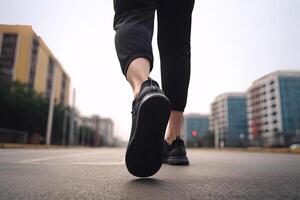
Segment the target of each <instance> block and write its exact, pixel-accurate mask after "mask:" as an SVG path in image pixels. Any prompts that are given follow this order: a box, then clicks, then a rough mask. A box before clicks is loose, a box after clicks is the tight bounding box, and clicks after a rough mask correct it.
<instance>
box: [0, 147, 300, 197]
mask: <svg viewBox="0 0 300 200" xmlns="http://www.w3.org/2000/svg"><path fill="white" fill-rule="evenodd" d="M124 153H125V150H124V149H104V148H103V149H31V150H21V149H19V150H17V149H12V150H8V149H2V150H0V199H137V200H140V199H155V200H159V199H182V200H185V199H197V200H198V199H213V200H216V199H229V200H231V199H280V200H281V199H295V200H296V199H300V155H299V154H298V155H292V154H275V153H254V152H237V151H234V152H233V151H232V152H231V151H215V150H189V151H188V155H189V158H190V161H191V165H190V166H188V167H178V166H169V165H163V167H162V168H161V170H160V171H159V172H158V173H157V174H156V175H154V176H153V177H151V178H148V179H139V178H136V177H134V176H132V175H130V174H129V173H128V172H127V170H126V167H125V165H124V161H123V157H124Z"/></svg>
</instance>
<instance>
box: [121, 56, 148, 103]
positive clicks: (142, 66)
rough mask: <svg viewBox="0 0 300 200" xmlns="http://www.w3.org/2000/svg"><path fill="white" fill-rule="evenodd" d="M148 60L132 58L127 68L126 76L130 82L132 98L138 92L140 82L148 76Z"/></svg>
mask: <svg viewBox="0 0 300 200" xmlns="http://www.w3.org/2000/svg"><path fill="white" fill-rule="evenodd" d="M149 73H150V62H149V61H148V60H147V59H145V58H137V59H134V60H133V61H132V62H131V63H130V65H129V67H128V70H127V74H126V78H127V80H128V82H129V83H130V85H131V87H132V90H133V96H134V98H136V97H137V95H138V93H139V92H140V89H141V85H142V83H143V82H144V81H145V80H147V79H148V78H149Z"/></svg>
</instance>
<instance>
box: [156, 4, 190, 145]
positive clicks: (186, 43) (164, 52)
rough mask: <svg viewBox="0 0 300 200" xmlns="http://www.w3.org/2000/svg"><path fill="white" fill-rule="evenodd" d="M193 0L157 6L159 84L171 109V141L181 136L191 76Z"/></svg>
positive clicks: (167, 136) (169, 142) (169, 141)
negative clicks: (160, 79) (168, 100)
mask: <svg viewBox="0 0 300 200" xmlns="http://www.w3.org/2000/svg"><path fill="white" fill-rule="evenodd" d="M193 6H194V0H185V1H181V0H164V1H161V3H160V4H159V7H158V45H159V52H160V59H161V77H162V88H163V91H164V92H165V93H166V95H167V97H168V98H169V99H170V101H171V106H172V111H171V115H170V119H169V124H168V128H167V131H166V141H167V143H168V144H171V143H172V141H173V140H175V138H176V137H177V136H180V132H181V126H182V119H183V111H184V108H185V106H186V100H187V94H188V85H189V79H190V34H191V14H192V10H193Z"/></svg>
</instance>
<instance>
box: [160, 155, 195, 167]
mask: <svg viewBox="0 0 300 200" xmlns="http://www.w3.org/2000/svg"><path fill="white" fill-rule="evenodd" d="M165 163H166V164H169V165H189V160H188V159H187V157H186V156H170V157H168V158H166V160H165Z"/></svg>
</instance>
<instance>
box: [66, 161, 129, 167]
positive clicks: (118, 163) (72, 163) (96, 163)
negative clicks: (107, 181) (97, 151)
mask: <svg viewBox="0 0 300 200" xmlns="http://www.w3.org/2000/svg"><path fill="white" fill-rule="evenodd" d="M68 164H70V165H101V166H106V165H125V162H124V161H121V162H70V163H68Z"/></svg>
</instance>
